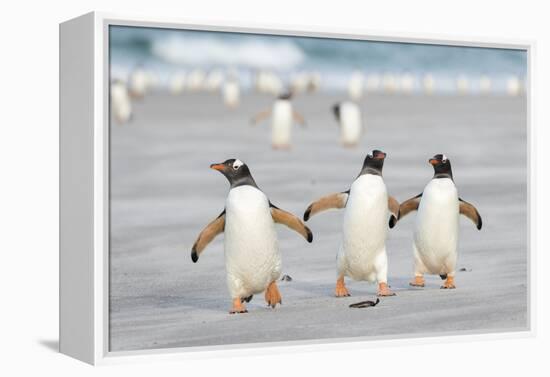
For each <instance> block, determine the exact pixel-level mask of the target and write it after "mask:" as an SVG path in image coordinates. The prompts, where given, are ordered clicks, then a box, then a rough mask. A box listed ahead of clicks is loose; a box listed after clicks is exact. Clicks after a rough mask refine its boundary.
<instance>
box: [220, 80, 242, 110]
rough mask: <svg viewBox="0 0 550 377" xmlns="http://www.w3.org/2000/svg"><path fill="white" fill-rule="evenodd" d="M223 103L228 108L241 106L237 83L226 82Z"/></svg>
mask: <svg viewBox="0 0 550 377" xmlns="http://www.w3.org/2000/svg"><path fill="white" fill-rule="evenodd" d="M222 94H223V101H224V103H225V105H226V106H227V107H230V108H235V107H237V106H239V102H240V90H239V85H238V84H237V83H236V82H232V81H230V82H226V83H225V85H224V86H223V91H222Z"/></svg>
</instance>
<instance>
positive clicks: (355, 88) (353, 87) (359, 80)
mask: <svg viewBox="0 0 550 377" xmlns="http://www.w3.org/2000/svg"><path fill="white" fill-rule="evenodd" d="M364 84H365V76H364V75H363V74H362V73H361V72H360V71H355V72H353V74H352V75H351V77H350V79H349V83H348V94H349V98H351V99H352V100H354V101H359V100H360V99H361V97H363V86H364Z"/></svg>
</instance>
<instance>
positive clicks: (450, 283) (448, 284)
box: [441, 276, 456, 289]
mask: <svg viewBox="0 0 550 377" xmlns="http://www.w3.org/2000/svg"><path fill="white" fill-rule="evenodd" d="M455 288H456V286H455V279H454V277H452V276H447V280H445V282H444V283H443V285H442V286H441V289H455Z"/></svg>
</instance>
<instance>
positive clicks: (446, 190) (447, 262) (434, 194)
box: [399, 154, 482, 289]
mask: <svg viewBox="0 0 550 377" xmlns="http://www.w3.org/2000/svg"><path fill="white" fill-rule="evenodd" d="M429 163H430V164H431V165H432V166H433V168H434V176H433V178H432V180H431V181H430V182H429V183H428V184H427V185H426V187H425V188H424V191H423V192H422V193H420V194H419V195H417V196H415V197H414V198H411V199H409V200H406V201H405V202H403V203H401V205H400V207H399V219H401V218H403V217H404V216H406V215H407V214H408V213H409V212H411V211H415V210H418V215H417V216H416V222H415V228H414V242H413V253H414V260H415V267H414V270H415V271H414V275H415V276H414V280H413V281H411V283H410V284H411V285H412V286H415V287H423V286H424V274H436V275H439V276H440V277H441V278H442V279H445V282H444V283H443V285H442V286H441V288H445V289H452V288H455V282H454V276H455V271H456V260H457V247H458V231H459V221H458V220H459V215H464V216H466V217H468V218H469V219H470V220H472V221H473V223H474V224H475V225H476V227H477V229H481V225H482V223H481V216H480V215H479V213H478V211H477V209H476V208H475V207H474V206H473V205H472V204H470V203H468V202H466V201H464V200H462V199H461V198H460V197H459V196H458V193H457V189H456V186H455V184H454V181H453V172H452V170H451V161H450V160H449V159H448V158H447V157H446V156H445V155H443V154H437V155H435V156H434V157H432V158H431V159H430V160H429Z"/></svg>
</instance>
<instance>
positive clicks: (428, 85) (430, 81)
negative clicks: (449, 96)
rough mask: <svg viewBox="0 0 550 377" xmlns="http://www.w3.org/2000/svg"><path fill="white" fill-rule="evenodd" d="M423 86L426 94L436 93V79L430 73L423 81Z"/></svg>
mask: <svg viewBox="0 0 550 377" xmlns="http://www.w3.org/2000/svg"><path fill="white" fill-rule="evenodd" d="M422 84H423V86H424V93H426V94H432V93H433V92H434V89H435V78H434V77H433V76H432V75H431V74H430V73H427V74H426V75H424V78H423V79H422Z"/></svg>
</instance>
